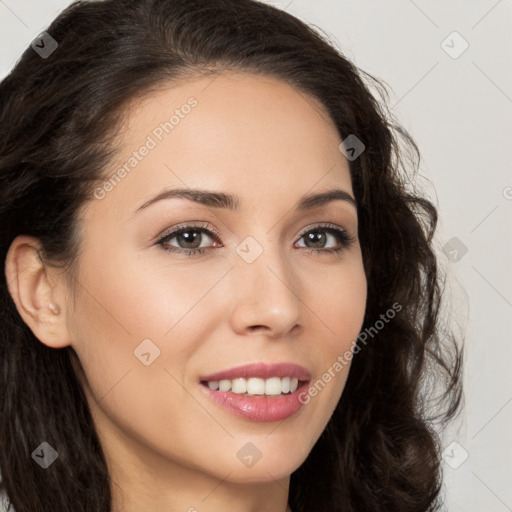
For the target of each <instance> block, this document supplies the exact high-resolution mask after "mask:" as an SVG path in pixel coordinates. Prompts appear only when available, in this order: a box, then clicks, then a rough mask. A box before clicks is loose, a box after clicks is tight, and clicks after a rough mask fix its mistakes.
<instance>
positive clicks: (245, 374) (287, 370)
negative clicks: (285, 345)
mask: <svg viewBox="0 0 512 512" xmlns="http://www.w3.org/2000/svg"><path fill="white" fill-rule="evenodd" d="M251 377H257V378H260V379H269V378H271V377H280V378H283V377H292V378H296V379H298V380H302V381H308V380H310V379H311V373H310V372H309V371H308V370H307V369H306V368H304V366H300V365H298V364H295V363H273V364H267V363H252V364H246V365H243V366H237V367H236V368H230V369H229V370H224V371H220V372H216V373H211V374H210V375H204V376H203V377H200V380H201V381H208V382H211V381H218V380H224V379H225V380H233V379H239V378H243V379H249V378H251Z"/></svg>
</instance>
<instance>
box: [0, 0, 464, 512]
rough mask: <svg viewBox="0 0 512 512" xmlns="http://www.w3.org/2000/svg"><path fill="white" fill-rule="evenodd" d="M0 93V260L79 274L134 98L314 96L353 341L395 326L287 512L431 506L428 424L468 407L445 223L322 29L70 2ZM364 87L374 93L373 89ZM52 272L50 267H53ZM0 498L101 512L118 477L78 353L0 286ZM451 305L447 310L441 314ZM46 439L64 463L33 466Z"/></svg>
mask: <svg viewBox="0 0 512 512" xmlns="http://www.w3.org/2000/svg"><path fill="white" fill-rule="evenodd" d="M47 32H48V33H49V34H50V35H51V37H53V39H55V40H56V41H57V43H58V47H57V48H56V49H55V51H54V52H53V53H52V54H51V55H50V56H48V57H47V58H42V57H41V56H40V55H38V53H36V51H34V49H33V48H31V47H29V48H27V49H26V50H25V51H24V53H23V54H22V56H21V58H20V59H19V61H18V62H17V63H16V65H15V67H14V68H13V69H12V71H11V72H10V74H9V75H7V76H6V77H5V78H4V79H3V81H2V82H1V83H0V222H1V225H2V231H1V235H0V255H1V257H2V259H3V260H5V257H6V253H7V251H8V249H9V247H10V244H11V243H12V241H13V240H14V238H15V237H16V236H17V235H19V234H26V235H31V236H34V237H37V238H38V239H39V241H40V242H41V245H42V249H41V256H42V257H43V256H44V258H45V261H47V262H48V264H52V265H58V266H60V267H63V268H64V269H65V270H66V271H67V272H69V275H70V277H71V276H72V275H73V274H72V272H73V268H74V267H73V264H74V263H76V261H77V259H78V257H79V249H80V243H79V242H80V238H79V236H78V232H77V222H78V212H79V208H80V207H81V206H82V205H83V204H84V203H85V202H86V201H88V200H91V199H92V193H93V190H94V187H95V185H97V184H98V183H101V182H102V180H104V179H105V176H104V174H105V168H106V166H107V164H108V163H109V162H110V159H111V158H112V156H113V155H114V154H115V152H116V148H117V144H116V140H117V139H116V136H117V135H118V133H119V130H120V128H121V127H122V124H123V112H124V111H125V109H126V106H127V105H128V104H129V102H130V101H132V100H134V99H136V98H140V97H143V96H144V95H145V94H147V93H148V92H149V91H153V90H161V89H164V88H166V87H171V86H172V83H176V84H179V83H180V81H181V82H182V81H185V80H187V78H188V77H192V76H194V77H197V76H212V77H214V76H215V75H216V74H218V73H222V72H223V70H235V71H241V72H252V73H259V74H262V75H265V76H269V77H275V78H278V79H280V80H282V81H285V82H287V83H288V84H290V85H291V86H293V87H295V88H296V89H297V90H299V91H301V92H303V93H306V94H309V95H311V96H312V97H314V98H316V99H318V100H319V101H320V102H321V104H323V105H324V106H325V108H326V109H327V111H328V113H329V115H330V116H331V117H332V120H333V121H334V123H335V125H336V128H337V130H338V132H339V135H340V137H341V139H342V140H343V139H344V138H346V137H347V136H348V135H349V134H355V135H356V136H357V138H358V139H360V140H361V141H362V142H363V144H364V145H365V147H366V149H365V151H363V153H362V154H361V155H360V156H359V157H358V158H357V159H355V160H352V161H350V162H349V168H350V174H351V179H352V185H353V191H354V194H355V198H356V201H357V211H358V218H359V239H360V243H361V249H362V257H363V263H364V269H365V273H366V277H367V282H368V299H367V306H366V312H365V318H364V324H363V328H364V329H367V328H370V327H371V326H373V325H374V324H375V322H376V321H377V320H378V319H379V318H380V315H381V314H382V313H383V312H385V311H386V310H388V309H389V308H390V305H391V304H394V303H398V304H400V305H401V306H402V310H401V311H400V313H399V314H397V315H396V316H395V318H393V320H391V321H390V322H389V323H388V324H387V325H386V327H385V328H384V329H382V330H381V331H380V332H379V334H378V336H377V338H376V339H375V340H372V341H370V342H369V343H368V344H367V345H366V346H364V347H362V349H361V350H360V351H359V352H358V353H357V355H355V356H354V358H353V361H352V366H351V370H350V374H349V377H348V380H347V382H346V386H345V389H344V391H343V394H342V396H341V399H340V401H339V403H338V405H337V407H336V409H335V411H334V414H333V415H332V417H331V418H330V420H329V423H328V425H327V427H326V429H325V430H324V432H323V433H322V435H321V437H320V438H319V440H318V441H317V443H316V444H315V446H314V448H313V449H312V451H311V452H310V454H309V455H308V457H307V459H306V460H305V462H304V463H303V464H302V465H301V466H300V467H299V468H298V469H297V470H296V471H295V472H294V473H293V474H292V475H291V483H290V491H289V493H290V494H289V503H290V506H291V507H292V510H293V511H294V512H311V511H315V512H327V511H329V512H341V511H343V512H356V511H357V512H384V511H390V510H392V511H394V512H420V511H421V512H425V511H434V510H439V508H440V506H441V504H442V503H441V501H442V499H441V494H442V493H441V490H442V482H443V480H442V466H441V441H440V435H439V431H438V427H443V428H444V427H445V426H446V425H447V423H448V422H449V421H451V420H452V419H454V418H455V417H456V416H457V415H458V413H459V411H460V409H461V407H462V402H463V395H462V383H461V382H462V379H461V371H462V360H463V358H462V345H461V344H460V343H459V336H457V335H455V334H454V333H453V330H452V329H451V328H450V327H449V324H448V323H447V322H446V321H445V319H444V315H443V311H445V309H444V302H445V301H444V300H443V301H442V300H441V299H442V297H444V295H443V292H444V290H445V278H444V277H442V273H441V270H440V268H439V264H438V263H439V262H438V260H437V258H436V254H435V247H434V245H435V244H434V232H435V229H436V223H437V211H436V208H435V206H434V205H433V203H432V202H431V201H430V200H428V199H427V198H426V197H423V196H422V195H421V194H420V193H419V192H418V189H417V187H416V186H414V185H413V179H414V178H415V177H416V175H417V171H418V168H419V160H420V159H419V156H420V154H419V150H418V147H417V146H416V144H415V142H414V141H413V140H412V138H411V136H410V135H409V134H408V133H407V132H406V131H405V130H404V129H403V128H402V127H400V125H399V123H397V122H396V120H395V118H394V116H393V115H392V113H391V111H390V109H389V107H387V103H388V102H389V93H388V91H387V87H386V86H387V84H386V85H384V83H383V81H382V80H379V79H376V78H375V77H373V76H371V75H370V74H368V73H366V72H364V71H362V70H360V69H358V68H357V67H356V66H355V65H353V64H352V63H351V62H349V60H347V59H346V58H345V57H344V56H343V53H342V51H341V50H340V49H338V48H337V47H336V44H334V43H333V42H332V41H330V40H329V38H328V37H327V36H326V35H325V34H323V33H321V31H320V30H317V29H316V28H313V27H312V26H309V25H307V24H305V23H304V22H302V21H300V20H298V19H297V18H295V17H293V16H292V15H290V14H288V13H286V12H284V11H281V10H279V9H277V8H275V7H272V6H270V5H267V4H264V3H262V2H259V1H256V0H187V1H183V0H104V1H78V2H75V3H73V4H72V5H70V6H69V7H68V8H66V9H65V10H64V11H63V12H62V13H61V14H60V15H59V16H58V17H57V18H56V19H55V21H54V22H53V23H52V24H51V25H50V26H49V28H48V29H47ZM372 88H373V89H374V92H372ZM50 262H51V263H50ZM0 301H1V303H0V325H1V334H0V360H1V381H0V404H1V407H2V411H1V418H0V467H1V470H2V477H3V480H2V482H1V489H3V490H4V491H5V492H6V493H7V495H8V496H9V498H10V500H11V503H12V505H13V506H14V507H15V509H16V512H43V511H46V512H48V511H52V512H54V511H58V512H61V511H73V512H86V511H87V512H98V511H100V512H110V511H111V506H112V505H111V504H112V501H111V480H110V477H109V473H108V471H107V466H106V459H105V456H104V453H103V451H102V447H101V444H100V442H99V439H98V437H97V433H96V431H95V428H94V425H93V421H92V416H91V414H90V409H89V407H88V404H87V402H86V399H85V395H84V393H83V390H82V387H81V385H80V382H79V379H78V377H77V374H76V372H75V370H74V368H75V366H74V365H73V362H74V359H75V358H76V357H77V356H76V353H75V352H74V350H73V349H72V348H71V347H65V348H63V349H52V348H49V347H47V346H45V345H44V344H42V343H41V342H39V341H38V340H37V339H36V338H35V336H34V334H33V333H32V331H31V330H30V329H29V328H28V326H27V325H26V324H25V323H24V322H23V320H22V318H21V316H20V315H19V313H18V311H17V309H16V306H15V304H14V302H13V300H12V297H11V295H10V293H9V290H8V287H7V282H6V277H5V275H3V277H2V280H1V283H0ZM441 304H443V307H441ZM43 440H46V441H48V442H49V443H50V444H51V445H52V446H53V447H55V448H56V449H57V451H58V454H59V458H58V463H55V464H52V465H51V466H50V467H49V468H48V469H46V470H41V468H40V467H39V466H38V465H37V464H34V461H33V460H32V458H31V453H32V452H33V450H34V449H35V448H36V447H37V446H38V445H39V444H40V443H41V442H42V441H43Z"/></svg>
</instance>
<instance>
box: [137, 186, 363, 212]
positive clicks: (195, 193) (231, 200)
mask: <svg viewBox="0 0 512 512" xmlns="http://www.w3.org/2000/svg"><path fill="white" fill-rule="evenodd" d="M173 198H180V199H188V200H190V201H193V202H195V203H199V204H202V205H205V206H209V207H211V208H222V209H227V210H232V211H238V210H239V208H240V200H239V198H238V197H237V196H234V195H230V194H225V193H223V192H213V191H210V190H201V189H192V188H180V189H172V190H164V191H162V192H160V193H159V194H157V195H156V196H155V197H153V198H151V199H149V200H148V201H146V202H145V203H144V204H142V205H141V206H139V207H138V208H137V210H135V212H134V213H139V212H140V211H142V210H144V209H145V208H147V207H148V206H151V205H152V204H154V203H156V202H158V201H162V200H163V199H173ZM337 200H341V201H346V202H347V203H350V204H351V205H352V206H354V207H355V208H357V204H356V200H355V199H354V198H353V197H352V196H351V195H350V194H349V193H348V192H346V191H345V190H341V189H333V190H328V191H327V192H321V193H317V194H309V195H306V196H304V197H302V198H301V199H300V200H299V202H298V203H297V205H296V210H298V211H303V210H309V209H312V208H316V207H318V206H322V205H324V204H327V203H329V202H331V201H337Z"/></svg>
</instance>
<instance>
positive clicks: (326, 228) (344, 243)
mask: <svg viewBox="0 0 512 512" xmlns="http://www.w3.org/2000/svg"><path fill="white" fill-rule="evenodd" d="M208 228H209V226H208V224H203V225H200V226H197V225H196V226H194V225H185V226H181V227H178V228H176V229H175V230H173V231H171V232H169V233H166V234H165V235H163V236H162V237H161V238H160V239H159V240H158V241H157V242H156V245H160V246H161V248H162V249H163V250H164V251H168V252H172V253H174V254H185V255H186V256H195V255H201V254H204V253H205V251H206V250H208V249H212V248H211V247H202V248H198V249H182V248H179V247H174V246H172V247H168V246H166V245H165V242H168V241H169V240H171V239H173V238H175V237H176V236H178V235H181V234H182V233H186V232H187V231H199V232H202V233H206V234H207V235H208V236H209V237H210V238H215V237H217V238H220V236H219V234H218V233H217V232H216V231H213V230H211V228H210V229H208ZM314 232H326V233H329V234H331V235H334V236H335V237H337V238H338V241H339V242H340V246H339V247H336V248H334V249H332V248H331V249H314V248H310V247H305V248H304V249H305V251H306V252H307V253H309V254H311V253H321V254H324V255H328V254H338V253H340V252H341V251H343V250H344V249H346V248H347V247H348V246H350V245H351V244H352V243H353V242H354V241H355V237H353V236H351V235H350V234H349V233H348V232H347V231H346V230H344V229H340V228H338V227H336V226H335V225H334V224H324V225H319V226H315V227H314V228H309V229H307V230H305V231H303V232H302V234H301V235H300V237H299V240H300V239H301V238H302V237H304V236H305V235H307V234H308V233H314Z"/></svg>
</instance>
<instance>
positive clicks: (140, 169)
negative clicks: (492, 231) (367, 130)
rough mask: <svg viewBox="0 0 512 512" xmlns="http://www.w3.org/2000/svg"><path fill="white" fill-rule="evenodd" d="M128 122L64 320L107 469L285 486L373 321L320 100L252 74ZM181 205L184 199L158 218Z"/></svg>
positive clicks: (177, 90)
mask: <svg viewBox="0 0 512 512" xmlns="http://www.w3.org/2000/svg"><path fill="white" fill-rule="evenodd" d="M172 116H174V117H172ZM128 120H129V121H128V122H127V124H126V125H125V126H126V132H123V133H122V134H120V135H121V136H122V139H123V145H122V146H121V149H120V151H119V154H118V155H117V156H116V159H115V162H112V165H110V166H109V169H108V172H107V173H106V175H107V176H109V177H111V180H110V182H109V183H110V184H109V183H107V182H105V183H103V184H100V185H99V187H98V188H97V189H96V191H95V196H96V198H95V199H94V200H92V201H90V202H88V203H86V205H85V207H84V209H83V211H82V212H81V216H80V221H81V226H82V229H83V232H82V235H83V238H82V246H81V253H80V260H79V269H78V273H77V275H76V279H77V283H78V284H79V285H78V284H77V286H76V288H75V289H74V296H72V297H70V300H69V303H68V304H67V310H66V313H67V315H66V322H67V329H68V331H69V336H70V338H69V339H70V340H72V342H71V344H72V346H73V347H74V349H75V351H76V352H77V354H78V357H79V359H80V362H81V364H82V367H83V369H84V373H85V376H86V382H85V387H86V392H87V396H88V400H89V402H90V404H91V408H92V413H93V417H94V420H95V422H96V424H97V428H98V432H99V434H100V438H101V441H102V443H103V445H104V447H105V451H106V453H107V454H108V458H109V460H110V461H111V463H112V464H113V465H115V466H116V468H117V471H118V472H122V471H124V470H125V469H126V468H130V470H132V469H133V468H134V467H137V468H139V469H144V470H148V469H149V471H151V472H154V478H155V479H159V478H161V479H168V478H170V475H174V476H173V478H178V476H177V475H186V474H188V475H189V476H190V475H191V474H193V473H195V474H199V473H201V474H203V475H208V476H211V477H215V478H216V479H217V480H225V481H228V482H239V483H241V482H246V483H249V482H253V483H256V482H265V481H270V480H272V479H275V480H278V479H282V478H286V477H287V476H288V475H290V474H291V473H292V472H293V471H294V470H295V469H297V468H298V467H299V466H300V465H301V464H302V462H303V461H304V460H305V459H306V457H307V455H308V453H309V452H310V450H311V449H312V447H313V445H314V444H315V442H316V441H317V439H318V437H319V436H320V434H321V433H322V431H323V430H324V428H325V426H326V424H327V422H328V420H329V418H330V416H331V414H332V413H333V411H334V408H335V406H336V404H337V402H338V400H339V398H340V396H341V393H342V391H343V388H344V385H345V382H346V379H347V376H348V370H349V366H348V365H345V366H344V367H343V369H341V370H340V368H339V367H340V365H339V364H338V365H336V362H337V361H339V357H340V356H343V354H344V353H345V352H346V351H347V350H350V349H351V347H352V341H353V340H354V339H355V338H356V337H357V335H358V333H359V330H360V328H361V325H362V322H363V315H364V310H365V303H366V279H365V274H364V270H363V264H362V258H361V250H360V246H359V242H358V240H357V223H358V219H357V211H356V208H355V206H354V204H353V203H352V201H351V200H350V198H353V191H352V187H351V180H350V175H349V168H348V163H347V160H346V159H345V157H344V156H343V154H342V153H341V152H340V150H339V149H338V146H339V144H340V142H341V139H340V138H339V135H338V133H337V131H336V128H335V126H334V125H333V124H332V121H331V120H330V118H329V117H328V115H327V113H326V112H325V111H324V110H323V109H322V108H321V107H320V105H319V104H318V103H317V102H316V101H315V100H314V99H313V98H312V97H310V96H308V95H305V94H304V93H299V92H297V91H296V90H295V89H293V88H292V87H290V86H289V85H287V84H285V83H283V82H281V81H277V80H275V79H271V78H267V77H262V76H257V75H252V74H234V73H227V72H226V73H223V74H221V75H219V76H218V77H217V78H215V79H214V80H213V81H212V78H203V79H197V80H195V81H189V82H187V83H186V84H184V85H181V86H178V87H176V86H173V87H170V88H169V89H167V90H165V91H164V90H162V91H159V92H153V93H152V94H151V95H149V96H147V97H145V99H144V100H143V101H140V102H139V103H136V104H134V105H132V109H131V110H130V111H129V116H128ZM166 123H167V124H166ZM144 148H146V149H144ZM125 164H126V165H125ZM123 165H124V172H123V171H122V170H120V169H121V168H122V167H123ZM174 189H185V190H186V191H188V196H187V197H179V196H174V197H167V198H163V199H160V200H155V201H153V200H154V199H155V198H157V197H158V196H159V195H160V194H162V193H163V192H164V191H172V190H174ZM334 189H338V190H341V191H342V193H341V194H339V195H338V196H337V197H338V198H336V199H331V200H329V201H310V202H308V203H306V204H305V205H303V207H302V208H299V205H300V204H301V202H303V201H304V200H305V199H306V198H307V197H308V196H310V195H313V194H321V193H325V192H328V191H331V190H334ZM196 190H201V191H209V192H210V193H211V194H219V195H220V199H219V198H216V199H215V198H214V197H213V196H202V195H200V194H199V193H196V192H194V191H196ZM227 195H229V196H232V197H233V198H235V199H234V201H233V202H229V201H225V200H224V198H225V196H227ZM194 198H195V199H196V200H193V199H194ZM200 199H201V201H200ZM150 202H151V204H149V203H150ZM189 225H191V226H193V227H192V228H190V227H189V228H187V229H188V231H187V230H184V231H183V232H182V233H181V234H179V233H178V234H172V232H173V231H176V230H178V228H183V227H184V226H189ZM315 230H316V231H315ZM336 230H338V231H336ZM344 233H345V235H347V236H348V239H350V240H351V241H347V236H345V235H344ZM166 235H168V236H166ZM164 237H165V238H164ZM194 249H200V250H201V251H202V252H196V253H192V252H191V251H193V250H194ZM338 249H339V250H338ZM246 365H255V366H252V367H249V369H246V370H243V369H241V370H237V368H238V367H241V366H246ZM272 365H279V366H272ZM287 365H289V366H287ZM293 365H299V366H300V367H302V369H300V368H297V367H296V366H293ZM233 369H235V370H233ZM230 370H233V371H232V372H231V373H229V374H225V375H215V374H218V373H220V372H227V371H230ZM329 371H330V378H329V379H328V378H327V377H325V376H324V377H322V376H323V375H324V374H326V372H329ZM206 377H207V378H206ZM288 377H290V379H288ZM294 378H296V379H298V380H299V382H298V384H297V385H298V386H299V390H298V391H296V392H295V393H292V394H290V392H289V391H288V388H289V386H293V385H294V381H293V379H294ZM243 379H245V380H243ZM248 379H251V380H248ZM205 380H207V381H209V383H210V386H211V388H217V386H219V389H211V388H210V386H208V384H207V383H205V382H204V381H205ZM305 380H307V381H309V382H306V383H303V381H305ZM318 380H321V381H322V383H321V385H320V386H317V393H316V394H315V396H310V395H307V390H308V387H309V386H311V385H313V384H314V383H315V382H317V381H318ZM218 381H220V383H219V384H216V382H218ZM244 385H245V386H246V387H245V388H244ZM247 386H249V392H250V393H251V396H246V393H244V390H245V389H246V388H247ZM265 386H266V387H265ZM228 388H230V389H232V391H226V390H227V389H228ZM292 389H293V388H292ZM283 391H284V393H283ZM264 392H265V393H268V395H262V393H264ZM275 394H279V395H275ZM298 395H299V396H298ZM303 402H304V404H303ZM191 472H193V473H191ZM167 481H169V480H167ZM173 481H176V480H173ZM185 481H186V480H184V482H185Z"/></svg>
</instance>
